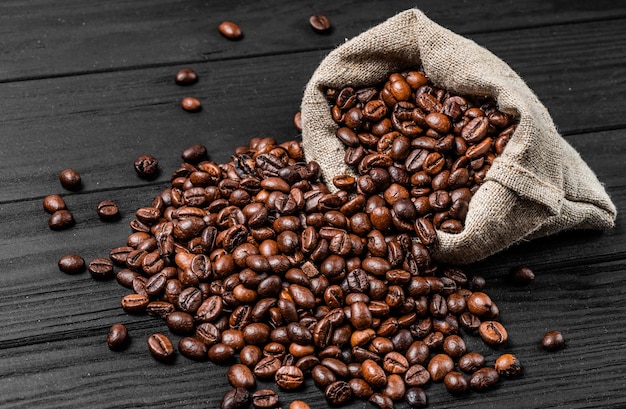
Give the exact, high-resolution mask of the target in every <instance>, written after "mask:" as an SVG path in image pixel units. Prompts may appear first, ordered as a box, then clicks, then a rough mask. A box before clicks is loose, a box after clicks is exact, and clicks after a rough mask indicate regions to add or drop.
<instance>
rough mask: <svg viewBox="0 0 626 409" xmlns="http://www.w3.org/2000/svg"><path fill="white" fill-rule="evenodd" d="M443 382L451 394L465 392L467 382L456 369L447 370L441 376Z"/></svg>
mask: <svg viewBox="0 0 626 409" xmlns="http://www.w3.org/2000/svg"><path fill="white" fill-rule="evenodd" d="M443 384H444V386H445V387H446V389H447V390H448V392H450V393H452V394H455V395H457V394H461V393H465V392H467V390H468V389H469V384H468V383H467V379H465V376H463V374H462V373H460V372H457V371H452V372H448V373H447V374H446V376H445V377H444V378H443Z"/></svg>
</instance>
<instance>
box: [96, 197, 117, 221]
mask: <svg viewBox="0 0 626 409" xmlns="http://www.w3.org/2000/svg"><path fill="white" fill-rule="evenodd" d="M96 210H97V212H98V216H100V219H102V220H105V221H109V220H114V219H116V218H117V217H118V216H119V209H118V208H117V205H116V204H115V202H112V201H111V200H103V201H102V202H100V203H98V207H97V209H96Z"/></svg>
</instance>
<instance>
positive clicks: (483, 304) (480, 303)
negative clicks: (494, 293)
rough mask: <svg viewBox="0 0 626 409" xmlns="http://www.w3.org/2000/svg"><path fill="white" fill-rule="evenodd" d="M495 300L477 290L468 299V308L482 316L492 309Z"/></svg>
mask: <svg viewBox="0 0 626 409" xmlns="http://www.w3.org/2000/svg"><path fill="white" fill-rule="evenodd" d="M492 304H493V302H492V301H491V298H490V297H489V296H488V295H487V294H485V293H483V292H480V291H476V292H474V293H473V294H471V295H470V296H469V298H468V299H467V309H468V310H469V312H471V313H472V314H474V315H476V316H478V317H482V316H484V315H485V314H487V313H488V312H489V311H490V310H491V306H492Z"/></svg>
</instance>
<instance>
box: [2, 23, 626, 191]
mask: <svg viewBox="0 0 626 409" xmlns="http://www.w3.org/2000/svg"><path fill="white" fill-rule="evenodd" d="M623 24H624V21H622V20H620V21H610V22H602V23H585V24H579V25H568V26H563V27H559V28H558V29H557V28H552V27H551V28H539V29H535V30H522V31H519V32H517V31H514V32H509V33H507V35H506V36H503V35H502V34H501V33H490V34H483V35H480V36H476V38H475V39H476V41H478V42H479V43H480V44H482V45H485V46H486V47H488V48H490V49H494V52H495V53H496V54H498V55H499V56H500V57H501V58H503V59H504V60H505V61H507V62H509V63H510V64H511V66H512V67H513V68H514V69H516V70H517V71H518V72H520V74H521V75H522V77H523V78H525V79H526V80H527V81H528V84H529V86H530V87H531V88H532V89H534V90H535V92H536V93H537V94H538V96H539V97H540V98H541V99H542V100H543V102H544V103H545V105H546V106H547V107H548V109H549V110H550V112H551V114H552V115H553V118H554V120H555V122H556V124H557V126H558V127H559V128H560V129H561V131H562V132H564V133H566V134H575V133H580V132H586V131H589V130H594V129H597V130H601V129H619V128H623V127H624V126H625V125H626V124H625V123H624V117H623V115H622V108H621V107H622V106H623V104H624V102H623V101H624V93H623V92H621V88H620V87H619V86H618V85H619V81H621V79H620V78H623V76H624V75H623V74H626V73H624V71H625V70H626V68H625V67H626V60H625V59H626V57H625V56H624V55H623V53H617V52H615V50H617V49H618V47H620V44H623V42H624V41H626V32H624V30H623V29H622V26H623ZM588 32H594V33H597V35H596V36H593V37H591V36H588V35H586V33H588ZM565 42H569V44H570V46H569V47H562V44H563V43H565ZM555 47H559V50H560V52H559V54H558V55H559V56H558V57H554V58H552V57H551V56H550V54H551V53H552V52H553V50H554V48H555ZM580 50H585V52H584V53H582V52H581V51H580ZM581 54H584V55H586V57H581ZM324 55H325V52H323V51H313V52H304V53H297V54H289V55H277V56H268V57H258V58H252V59H250V60H249V62H246V64H242V62H241V61H239V60H229V61H216V62H210V63H205V64H196V65H193V67H194V68H195V69H197V71H198V72H199V75H200V76H201V81H200V82H199V83H198V84H197V85H195V86H194V87H192V88H181V87H179V86H176V85H175V84H174V83H173V81H172V75H173V73H174V70H173V69H172V68H171V67H159V68H150V69H140V70H134V71H125V72H112V73H100V74H92V75H83V76H77V77H63V78H56V79H51V80H46V81H43V80H41V81H25V82H17V83H7V84H0V94H2V95H3V100H2V102H1V104H2V105H3V107H2V118H1V119H0V135H2V138H3V139H4V140H5V143H4V145H3V146H2V148H1V149H0V185H2V186H3V189H1V190H0V202H7V201H12V200H19V199H23V198H33V197H43V196H45V195H47V194H49V193H65V192H64V191H63V189H61V187H60V184H59V183H58V181H57V179H56V178H57V175H58V172H59V171H60V170H61V169H64V168H66V167H73V168H75V169H77V170H78V171H79V172H81V173H82V174H83V179H84V191H93V190H106V189H112V188H117V187H130V186H135V185H137V184H140V183H144V182H143V181H141V180H140V179H139V178H138V177H137V176H136V175H135V174H134V171H133V169H132V162H133V160H134V159H135V158H136V157H137V156H138V155H141V154H144V153H151V154H153V155H155V156H156V157H157V158H158V159H160V160H161V161H162V169H163V170H164V172H163V174H162V175H161V177H160V178H159V179H158V180H157V181H158V182H164V181H166V180H168V179H169V175H170V172H171V170H173V169H174V168H175V166H177V164H178V163H179V161H180V160H179V158H178V156H177V155H178V153H179V152H181V151H182V150H183V149H184V148H185V147H187V146H189V145H191V144H194V143H203V144H206V145H208V146H209V147H210V149H211V157H212V158H213V160H215V161H217V162H223V161H225V160H228V158H229V156H230V154H231V153H232V152H233V150H234V148H235V146H237V145H239V144H243V143H246V142H247V141H248V140H249V139H250V138H251V137H253V136H272V137H276V138H277V139H279V140H286V139H291V138H293V137H295V136H296V135H297V131H296V130H295V127H294V126H293V123H292V118H293V114H294V113H295V112H296V111H297V110H298V109H299V103H300V98H301V95H302V89H303V87H304V85H305V84H306V82H307V80H308V78H309V77H310V75H311V74H312V72H313V70H314V69H315V68H316V66H317V64H318V63H319V61H320V60H321V59H322V58H323V56H324ZM587 60H593V61H594V64H595V65H594V67H593V75H591V74H590V72H589V68H587V67H586V65H585V61H587ZM249 66H253V67H254V70H253V71H250V70H249V69H247V68H246V67H249ZM286 72H288V73H289V75H285V73H286ZM277 84H279V85H277ZM188 94H191V95H194V96H196V97H198V98H200V99H201V100H202V101H203V104H204V110H203V112H200V113H198V114H189V113H187V112H184V111H182V110H181V109H180V108H179V107H178V103H179V101H180V99H181V98H183V97H184V96H186V95H188ZM590 104H592V105H593V109H585V108H584V107H585V106H589V105H590Z"/></svg>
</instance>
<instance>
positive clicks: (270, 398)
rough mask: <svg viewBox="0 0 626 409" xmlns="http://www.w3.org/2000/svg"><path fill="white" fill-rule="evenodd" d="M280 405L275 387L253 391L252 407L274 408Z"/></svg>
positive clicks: (256, 408)
mask: <svg viewBox="0 0 626 409" xmlns="http://www.w3.org/2000/svg"><path fill="white" fill-rule="evenodd" d="M277 406H278V394H277V393H276V392H275V391H274V390H273V389H259V390H256V391H254V392H253V393H252V407H253V408H255V409H273V408H275V407H277Z"/></svg>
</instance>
